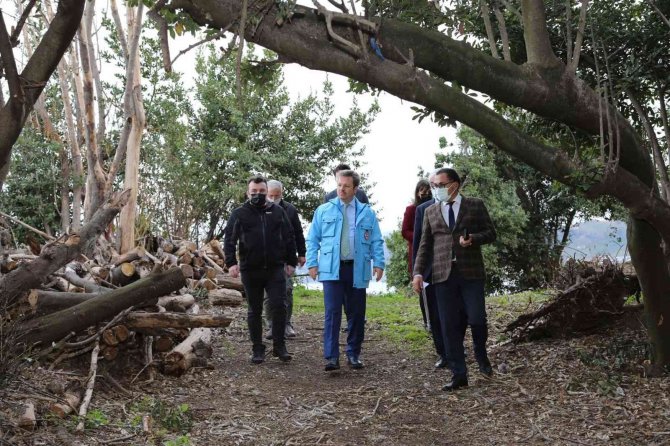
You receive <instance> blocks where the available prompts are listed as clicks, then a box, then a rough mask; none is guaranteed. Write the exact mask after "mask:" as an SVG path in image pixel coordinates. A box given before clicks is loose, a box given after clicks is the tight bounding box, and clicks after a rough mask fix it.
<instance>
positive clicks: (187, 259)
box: [179, 251, 193, 265]
mask: <svg viewBox="0 0 670 446" xmlns="http://www.w3.org/2000/svg"><path fill="white" fill-rule="evenodd" d="M192 261H193V254H191V253H190V252H188V251H187V252H185V253H183V254H182V255H180V256H179V263H181V264H185V265H190V264H191V262H192Z"/></svg>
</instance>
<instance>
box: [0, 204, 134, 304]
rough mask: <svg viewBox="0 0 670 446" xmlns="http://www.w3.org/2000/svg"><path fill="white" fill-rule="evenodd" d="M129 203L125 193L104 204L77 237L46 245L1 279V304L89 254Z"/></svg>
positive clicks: (14, 298) (15, 297)
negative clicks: (36, 254)
mask: <svg viewBox="0 0 670 446" xmlns="http://www.w3.org/2000/svg"><path fill="white" fill-rule="evenodd" d="M127 200H128V191H126V192H123V193H121V194H118V195H116V196H114V197H113V198H111V199H110V200H109V201H107V202H106V203H105V204H104V205H103V206H102V207H101V208H100V209H98V211H97V212H96V213H95V215H94V216H93V218H91V219H90V221H89V222H88V223H87V224H86V225H84V227H82V228H81V230H80V231H79V232H78V233H73V234H70V235H69V236H67V237H64V238H61V239H58V240H56V241H55V242H52V243H50V244H48V245H46V246H45V247H44V248H43V249H42V253H41V254H40V256H39V258H37V259H35V260H34V261H32V262H30V263H27V264H24V265H21V266H20V267H19V268H17V269H15V270H14V271H12V272H10V273H9V274H7V275H5V276H4V277H2V278H1V279H0V296H1V297H0V302H1V303H2V304H11V303H13V302H14V301H16V299H18V298H19V297H20V296H21V295H22V294H23V293H24V292H26V291H28V290H29V289H31V288H37V287H38V286H39V284H40V283H42V281H43V280H44V279H45V278H46V276H47V275H49V274H51V273H53V272H55V271H57V270H58V269H59V268H61V267H62V266H63V265H65V264H67V263H68V262H70V261H71V260H72V259H74V258H76V257H77V256H78V255H80V254H82V253H85V252H89V251H91V250H92V248H93V246H94V245H95V240H96V239H97V237H98V235H100V234H101V233H102V232H103V231H104V230H105V228H106V227H107V225H108V224H109V223H110V222H111V221H112V219H113V218H114V217H115V216H116V214H118V213H119V211H120V210H121V208H122V207H123V206H124V205H125V204H126V202H127Z"/></svg>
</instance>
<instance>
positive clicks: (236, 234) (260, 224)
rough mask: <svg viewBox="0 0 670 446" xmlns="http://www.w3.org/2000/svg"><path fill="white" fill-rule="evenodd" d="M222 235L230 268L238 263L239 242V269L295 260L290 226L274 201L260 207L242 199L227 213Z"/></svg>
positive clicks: (277, 264) (270, 265)
mask: <svg viewBox="0 0 670 446" xmlns="http://www.w3.org/2000/svg"><path fill="white" fill-rule="evenodd" d="M224 236H225V238H224V243H223V250H224V252H225V254H226V266H227V267H229V268H230V267H231V266H233V265H236V264H237V258H236V256H235V251H236V249H235V248H236V247H237V243H238V241H239V245H240V262H239V263H240V270H241V271H244V270H248V269H267V268H273V267H276V266H280V265H284V264H288V265H291V266H296V264H297V263H298V259H297V257H296V255H295V253H296V248H295V239H294V236H293V227H292V226H291V223H290V222H289V219H288V216H287V215H286V212H284V209H282V208H281V206H277V205H276V204H272V203H268V205H267V206H266V207H264V208H262V209H259V208H257V207H255V206H252V205H251V204H250V203H249V202H248V201H247V202H245V203H244V204H243V205H242V206H240V207H238V208H237V209H235V210H233V212H232V213H231V214H230V219H228V223H227V224H226V230H225V232H224Z"/></svg>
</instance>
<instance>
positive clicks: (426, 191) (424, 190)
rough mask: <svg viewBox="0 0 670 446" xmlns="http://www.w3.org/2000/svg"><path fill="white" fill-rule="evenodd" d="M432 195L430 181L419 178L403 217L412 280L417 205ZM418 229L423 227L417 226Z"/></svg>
mask: <svg viewBox="0 0 670 446" xmlns="http://www.w3.org/2000/svg"><path fill="white" fill-rule="evenodd" d="M431 198H432V195H431V193H430V183H428V181H426V180H419V182H418V183H416V187H415V188H414V202H413V203H412V204H410V205H409V206H407V208H406V209H405V216H404V217H403V219H402V237H403V238H404V239H405V240H407V267H408V271H409V279H410V281H411V280H412V278H413V276H412V266H413V265H412V240H413V237H414V216H415V214H416V207H417V206H418V205H420V204H421V203H425V202H426V201H428V200H430V199H431ZM417 230H418V231H420V230H421V228H417ZM419 301H420V303H421V313H422V314H423V322H424V325H425V324H426V313H425V310H424V308H423V300H421V299H419Z"/></svg>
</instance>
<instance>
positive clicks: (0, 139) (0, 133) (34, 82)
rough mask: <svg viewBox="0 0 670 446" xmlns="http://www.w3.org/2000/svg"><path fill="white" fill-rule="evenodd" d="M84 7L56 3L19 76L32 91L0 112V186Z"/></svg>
mask: <svg viewBox="0 0 670 446" xmlns="http://www.w3.org/2000/svg"><path fill="white" fill-rule="evenodd" d="M84 3H85V2H84V0H61V1H60V2H59V3H58V9H57V11H56V15H55V17H54V19H53V20H52V21H51V25H49V28H48V29H47V31H46V33H45V34H44V37H43V38H42V40H41V41H40V44H39V45H38V46H37V48H36V49H35V52H34V53H33V54H32V57H30V59H29V60H28V63H27V64H26V66H25V68H24V69H23V71H22V72H21V75H20V78H21V79H22V83H23V84H22V85H29V86H30V87H31V88H29V89H26V90H25V94H22V95H21V97H20V98H19V97H15V96H10V97H9V99H8V101H7V103H6V104H4V106H3V107H2V109H0V183H3V182H4V180H5V177H6V175H7V172H8V167H9V160H10V155H11V151H12V147H13V146H14V143H15V142H16V140H17V139H18V137H19V134H20V133H21V130H22V129H23V125H24V124H25V122H26V119H27V118H28V112H29V111H30V110H31V109H32V107H33V105H34V104H35V101H36V100H37V98H38V97H39V95H40V94H41V93H42V90H43V89H44V87H45V85H46V82H47V81H48V80H49V78H50V77H51V74H52V73H53V72H54V70H55V69H56V67H57V66H58V62H59V61H60V59H61V58H62V56H63V54H64V53H65V51H66V50H67V47H68V46H69V45H70V42H71V41H72V38H73V37H74V35H75V33H76V32H77V26H78V25H79V22H80V21H81V17H82V14H83V11H84ZM3 59H4V57H3ZM21 88H22V89H23V86H22V87H21ZM16 110H20V112H18V113H17V111H16Z"/></svg>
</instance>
